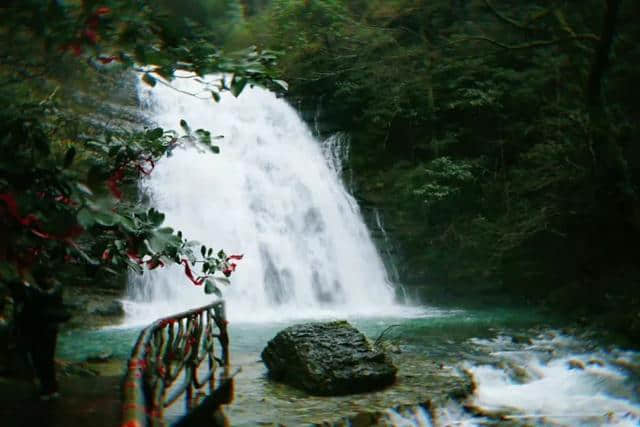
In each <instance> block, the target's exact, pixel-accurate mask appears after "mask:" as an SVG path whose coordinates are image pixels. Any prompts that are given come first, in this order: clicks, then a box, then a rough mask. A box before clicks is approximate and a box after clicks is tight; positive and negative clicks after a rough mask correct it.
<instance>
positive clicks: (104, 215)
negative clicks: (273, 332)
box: [93, 211, 118, 227]
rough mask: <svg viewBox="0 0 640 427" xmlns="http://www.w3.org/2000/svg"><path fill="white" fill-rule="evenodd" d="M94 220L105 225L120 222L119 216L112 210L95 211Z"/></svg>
mask: <svg viewBox="0 0 640 427" xmlns="http://www.w3.org/2000/svg"><path fill="white" fill-rule="evenodd" d="M93 220H94V221H95V222H96V224H100V225H103V226H105V227H113V226H114V225H115V224H116V223H117V222H118V216H117V215H116V214H114V213H111V212H107V211H105V212H94V213H93Z"/></svg>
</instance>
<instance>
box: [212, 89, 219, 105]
mask: <svg viewBox="0 0 640 427" xmlns="http://www.w3.org/2000/svg"><path fill="white" fill-rule="evenodd" d="M211 96H212V97H213V100H214V101H216V102H220V94H219V93H218V92H216V91H214V90H212V91H211Z"/></svg>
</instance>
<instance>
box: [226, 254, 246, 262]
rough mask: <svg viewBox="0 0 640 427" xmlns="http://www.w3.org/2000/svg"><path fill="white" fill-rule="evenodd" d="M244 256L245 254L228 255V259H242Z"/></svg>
mask: <svg viewBox="0 0 640 427" xmlns="http://www.w3.org/2000/svg"><path fill="white" fill-rule="evenodd" d="M242 258H244V255H229V256H228V257H227V261H229V260H230V259H236V260H241V259H242Z"/></svg>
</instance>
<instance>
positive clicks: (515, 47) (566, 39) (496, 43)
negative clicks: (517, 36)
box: [449, 33, 600, 50]
mask: <svg viewBox="0 0 640 427" xmlns="http://www.w3.org/2000/svg"><path fill="white" fill-rule="evenodd" d="M576 40H590V41H595V42H597V41H599V40H600V39H599V38H598V36H596V35H595V34H588V33H587V34H575V35H571V36H567V37H561V38H557V39H552V40H536V41H533V42H531V43H522V44H516V45H508V44H504V43H501V42H499V41H497V40H494V39H491V38H489V37H485V36H468V37H463V38H460V39H456V40H452V41H450V42H449V44H450V45H453V44H458V43H463V42H467V41H484V42H487V43H491V44H492V45H494V46H497V47H499V48H501V49H505V50H523V49H535V48H539V47H546V46H552V45H554V44H560V43H565V42H569V41H576Z"/></svg>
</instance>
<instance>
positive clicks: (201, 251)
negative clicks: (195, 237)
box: [200, 245, 207, 256]
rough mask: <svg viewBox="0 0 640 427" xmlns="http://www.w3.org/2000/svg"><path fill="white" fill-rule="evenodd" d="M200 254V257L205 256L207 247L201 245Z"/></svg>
mask: <svg viewBox="0 0 640 427" xmlns="http://www.w3.org/2000/svg"><path fill="white" fill-rule="evenodd" d="M200 253H201V254H202V256H205V255H206V253H207V247H206V246H205V245H202V247H201V248H200Z"/></svg>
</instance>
